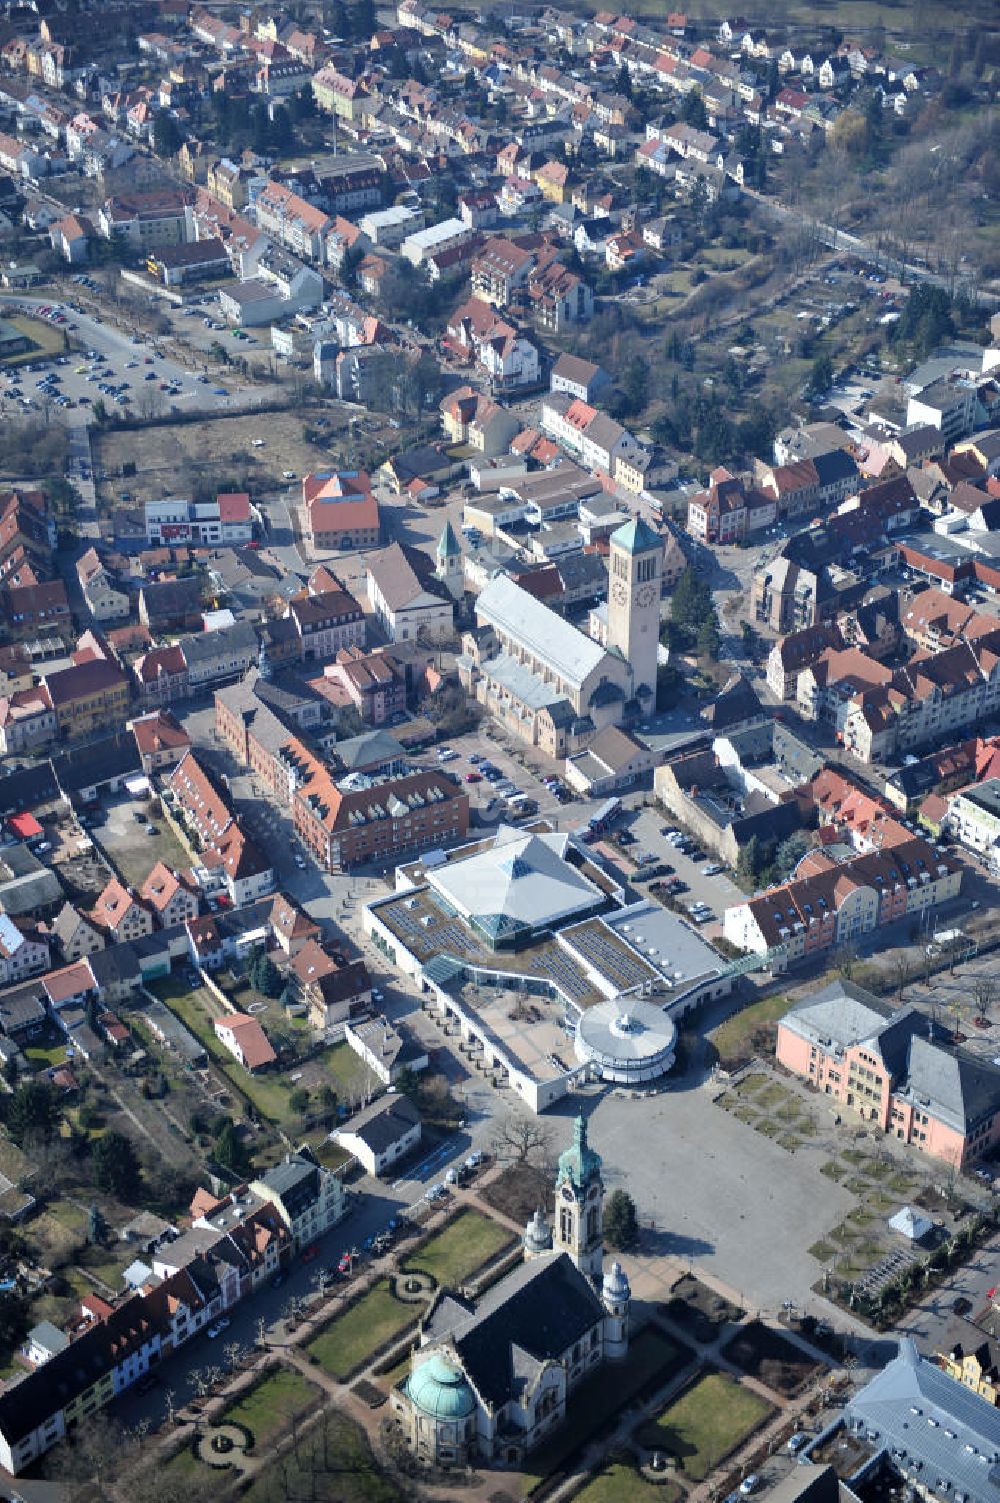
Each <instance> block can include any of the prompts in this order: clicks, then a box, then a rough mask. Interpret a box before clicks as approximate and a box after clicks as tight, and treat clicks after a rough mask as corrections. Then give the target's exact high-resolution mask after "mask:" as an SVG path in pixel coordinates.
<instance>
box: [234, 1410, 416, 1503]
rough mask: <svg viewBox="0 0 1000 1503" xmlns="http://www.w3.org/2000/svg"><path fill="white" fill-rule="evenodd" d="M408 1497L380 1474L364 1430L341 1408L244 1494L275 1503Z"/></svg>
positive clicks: (384, 1501)
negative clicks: (281, 1501)
mask: <svg viewBox="0 0 1000 1503" xmlns="http://www.w3.org/2000/svg"><path fill="white" fill-rule="evenodd" d="M324 1432H325V1433H324ZM403 1496H404V1495H403V1494H402V1493H401V1492H400V1491H399V1489H398V1488H397V1487H396V1484H395V1483H394V1482H392V1481H390V1479H389V1478H388V1477H386V1476H385V1475H384V1474H383V1473H382V1472H380V1471H379V1469H378V1467H377V1465H376V1463H375V1461H374V1460H373V1458H372V1453H371V1449H370V1447H369V1445H368V1441H367V1439H366V1437H365V1434H364V1431H363V1430H362V1429H361V1428H360V1427H359V1426H358V1425H356V1424H354V1422H353V1421H352V1420H349V1419H348V1418H347V1417H346V1415H343V1414H339V1413H338V1412H337V1410H336V1409H328V1410H327V1411H326V1413H325V1414H324V1416H323V1418H322V1420H321V1421H320V1423H319V1424H318V1425H315V1426H310V1427H309V1429H308V1430H307V1431H306V1433H305V1434H304V1435H303V1436H301V1437H300V1439H299V1443H298V1445H297V1446H296V1447H295V1449H294V1451H286V1452H285V1453H284V1454H283V1456H282V1457H281V1462H280V1467H278V1466H276V1467H266V1468H265V1469H264V1470H263V1471H262V1472H258V1473H257V1475H256V1476H255V1478H254V1480H253V1482H252V1484H251V1486H250V1487H249V1488H248V1489H247V1491H246V1492H245V1493H244V1494H243V1497H244V1498H245V1499H246V1500H247V1503H275V1500H276V1499H278V1498H313V1499H316V1503H402V1500H403ZM411 1496H412V1495H411Z"/></svg>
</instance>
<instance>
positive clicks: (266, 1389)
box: [222, 1367, 320, 1451]
mask: <svg viewBox="0 0 1000 1503" xmlns="http://www.w3.org/2000/svg"><path fill="white" fill-rule="evenodd" d="M319 1398H320V1392H319V1389H318V1388H317V1387H316V1386H315V1384H313V1383H310V1382H309V1380H308V1379H307V1378H304V1377H303V1376H302V1374H301V1373H299V1372H296V1371H295V1370H294V1369H293V1368H289V1367H279V1368H277V1369H275V1371H274V1372H271V1373H269V1374H268V1376H267V1377H266V1378H265V1379H264V1381H263V1382H262V1383H258V1384H257V1385H256V1387H254V1388H251V1389H250V1391H249V1393H246V1394H244V1395H243V1397H242V1398H241V1399H240V1400H239V1401H238V1402H237V1403H235V1404H233V1405H232V1407H231V1408H229V1409H227V1410H226V1411H225V1413H224V1414H223V1416H222V1423H225V1421H226V1420H232V1421H234V1422H235V1423H236V1424H237V1425H245V1426H246V1428H247V1429H248V1430H249V1431H250V1434H251V1435H252V1436H253V1440H254V1446H255V1448H256V1449H257V1450H258V1451H260V1450H261V1449H262V1448H263V1447H264V1446H266V1445H267V1444H268V1443H269V1442H270V1441H272V1440H274V1439H275V1437H276V1436H278V1435H281V1434H282V1432H283V1431H285V1430H287V1429H288V1427H289V1425H290V1424H291V1422H292V1420H293V1418H301V1416H302V1415H304V1414H307V1413H308V1412H309V1411H310V1410H311V1409H314V1408H315V1407H316V1404H317V1402H318V1401H319Z"/></svg>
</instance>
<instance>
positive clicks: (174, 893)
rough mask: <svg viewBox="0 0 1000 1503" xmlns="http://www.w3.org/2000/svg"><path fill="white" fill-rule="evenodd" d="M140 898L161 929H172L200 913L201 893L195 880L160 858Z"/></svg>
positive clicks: (141, 890) (144, 885)
mask: <svg viewBox="0 0 1000 1503" xmlns="http://www.w3.org/2000/svg"><path fill="white" fill-rule="evenodd" d="M139 898H140V900H141V901H142V903H144V904H145V905H146V907H147V908H148V909H150V910H151V911H152V913H153V914H154V915H155V917H156V920H157V922H158V923H159V925H160V928H161V929H172V928H174V927H176V926H177V925H180V924H185V923H187V921H188V919H193V918H195V917H196V916H197V913H198V908H199V902H198V894H197V891H196V889H195V887H194V886H193V884H192V883H191V882H189V881H188V880H187V879H186V878H185V877H184V876H183V875H182V874H181V873H180V872H176V871H174V870H172V868H171V867H169V866H167V864H166V862H165V861H158V862H157V863H156V865H155V866H154V867H153V869H152V871H151V872H150V874H149V876H148V877H147V878H146V880H145V882H144V883H143V884H142V887H141V889H140V891H139Z"/></svg>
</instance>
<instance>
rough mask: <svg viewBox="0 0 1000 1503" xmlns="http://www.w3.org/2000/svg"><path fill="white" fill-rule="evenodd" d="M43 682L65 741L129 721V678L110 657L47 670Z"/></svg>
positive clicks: (60, 733)
mask: <svg viewBox="0 0 1000 1503" xmlns="http://www.w3.org/2000/svg"><path fill="white" fill-rule="evenodd" d="M41 682H42V685H43V686H44V688H45V690H46V692H47V694H48V697H49V700H50V701H51V704H52V708H53V710H54V711H55V716H56V724H57V727H58V731H59V735H60V736H61V737H63V738H64V739H65V740H72V739H74V738H75V737H77V736H89V735H90V734H91V733H92V732H94V731H96V730H99V729H101V728H102V727H104V726H108V725H120V724H123V723H124V721H125V718H126V711H127V709H128V700H129V685H128V679H127V678H126V676H125V674H124V673H123V672H122V671H121V669H120V668H119V667H118V666H117V664H115V663H113V662H111V661H110V660H109V659H106V658H94V659H91V660H90V661H88V662H84V663H77V664H74V665H73V667H71V668H58V669H55V670H53V671H52V672H46V673H44V674H43V675H42V680H41Z"/></svg>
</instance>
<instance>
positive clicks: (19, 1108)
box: [0, 1080, 62, 1148]
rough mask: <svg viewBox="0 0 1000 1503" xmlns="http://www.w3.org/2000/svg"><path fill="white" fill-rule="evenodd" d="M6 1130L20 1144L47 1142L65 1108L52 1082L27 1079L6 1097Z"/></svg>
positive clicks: (4, 1111)
mask: <svg viewBox="0 0 1000 1503" xmlns="http://www.w3.org/2000/svg"><path fill="white" fill-rule="evenodd" d="M0 1109H2V1111H3V1116H4V1121H5V1122H6V1124H7V1131H8V1132H9V1133H10V1135H11V1137H12V1138H13V1139H14V1142H15V1143H17V1144H18V1146H19V1147H21V1148H24V1147H25V1146H26V1145H27V1144H30V1143H47V1142H48V1141H49V1139H50V1138H51V1137H52V1135H53V1133H54V1132H55V1130H56V1128H57V1127H58V1126H59V1122H60V1119H61V1117H62V1109H61V1107H60V1105H59V1099H58V1097H57V1095H56V1092H55V1090H54V1088H53V1087H52V1086H50V1085H49V1084H48V1083H47V1082H46V1081H44V1080H26V1081H24V1083H23V1084H22V1085H19V1086H18V1087H17V1090H16V1091H14V1092H13V1093H12V1094H11V1095H10V1096H7V1097H5V1098H4V1099H3V1101H2V1105H0Z"/></svg>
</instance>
